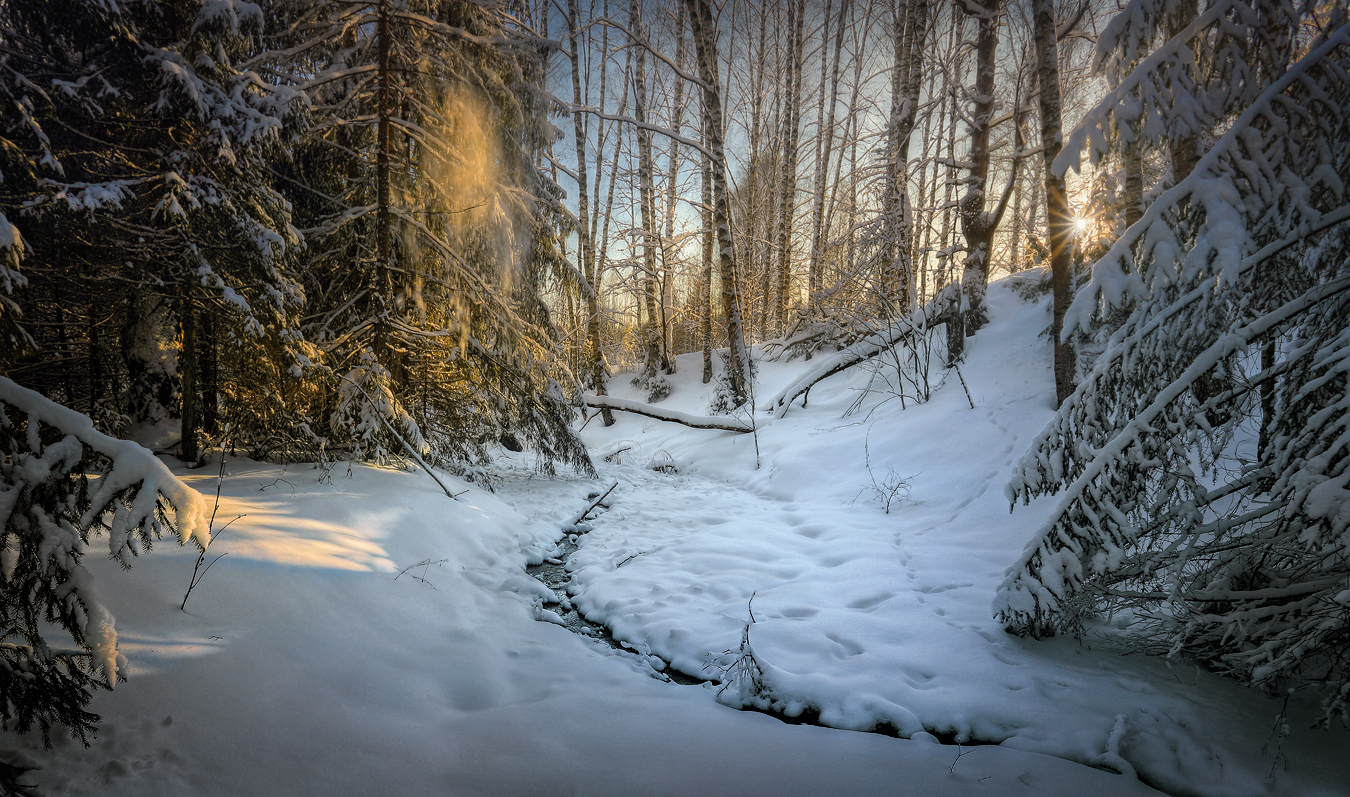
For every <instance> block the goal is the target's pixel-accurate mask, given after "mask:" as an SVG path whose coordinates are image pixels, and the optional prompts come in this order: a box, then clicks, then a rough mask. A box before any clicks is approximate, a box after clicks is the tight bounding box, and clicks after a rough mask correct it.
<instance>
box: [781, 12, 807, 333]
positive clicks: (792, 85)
mask: <svg viewBox="0 0 1350 797" xmlns="http://www.w3.org/2000/svg"><path fill="white" fill-rule="evenodd" d="M805 6H806V0H788V23H789V24H788V29H789V30H791V31H792V41H791V45H790V49H789V51H788V73H787V76H786V78H785V80H786V86H785V93H786V95H787V96H786V98H785V100H784V107H783V119H782V122H783V130H782V133H781V135H780V145H781V147H782V151H781V156H780V157H781V160H780V161H779V166H780V168H781V171H780V173H779V188H778V190H779V208H778V234H777V235H776V236H775V238H776V245H777V248H778V284H777V286H776V288H777V290H776V291H775V297H774V318H775V320H776V321H777V331H778V333H779V334H782V333H784V332H786V331H787V328H788V307H789V305H790V304H791V303H792V241H791V236H792V215H793V211H794V209H795V207H796V202H797V148H798V146H799V145H800V135H801V130H800V128H801V115H802V102H801V94H802V60H803V52H802V50H803V41H802V26H803V18H804V17H805V16H806V7H805Z"/></svg>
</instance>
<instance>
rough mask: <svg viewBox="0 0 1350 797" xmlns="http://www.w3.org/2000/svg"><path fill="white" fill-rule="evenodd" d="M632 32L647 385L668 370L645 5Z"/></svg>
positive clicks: (635, 4) (631, 17) (636, 10)
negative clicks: (660, 302) (661, 325)
mask: <svg viewBox="0 0 1350 797" xmlns="http://www.w3.org/2000/svg"><path fill="white" fill-rule="evenodd" d="M628 29H629V32H630V33H631V34H632V39H631V40H630V42H629V43H630V46H631V48H632V53H633V118H634V119H636V120H637V123H638V124H637V125H636V128H637V129H636V131H635V133H636V135H637V156H638V216H639V219H640V224H641V226H642V268H643V277H642V294H643V301H644V302H645V304H646V309H647V321H646V324H645V325H644V326H643V330H642V337H643V346H644V349H645V352H646V353H645V361H644V363H643V366H642V372H641V374H640V378H641V379H642V381H643V382H647V381H649V380H652V379H655V378H656V376H657V373H658V372H659V371H661V370H669V368H667V367H665V365H664V363H665V359H666V357H665V352H664V351H663V349H664V348H665V347H664V346H663V345H662V341H661V333H660V331H659V330H658V329H657V319H658V318H659V317H660V316H659V315H658V313H657V307H656V304H657V278H656V230H655V224H656V220H655V218H653V215H654V211H655V198H654V196H653V195H654V194H655V188H654V185H653V179H652V133H651V130H649V129H647V128H646V127H645V126H644V125H646V124H647V51H646V50H645V49H643V47H642V45H641V44H640V43H639V42H638V40H639V39H641V38H642V3H641V0H632V2H631V3H630V4H629V6H628Z"/></svg>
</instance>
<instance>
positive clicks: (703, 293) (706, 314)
mask: <svg viewBox="0 0 1350 797" xmlns="http://www.w3.org/2000/svg"><path fill="white" fill-rule="evenodd" d="M705 116H706V115H705ZM707 139H708V135H707V133H706V131H705V133H704V140H705V141H706V140H707ZM701 154H702V162H701V164H700V165H701V167H702V168H701V169H700V171H701V172H702V173H703V175H702V176H703V181H702V182H703V207H702V211H701V212H702V217H703V276H702V279H700V280H699V288H700V290H699V300H700V301H699V337H700V338H701V339H702V341H703V384H705V385H706V384H708V383H709V382H711V381H712V376H713V371H712V263H713V199H712V161H711V160H710V159H709V158H708V155H707V153H701Z"/></svg>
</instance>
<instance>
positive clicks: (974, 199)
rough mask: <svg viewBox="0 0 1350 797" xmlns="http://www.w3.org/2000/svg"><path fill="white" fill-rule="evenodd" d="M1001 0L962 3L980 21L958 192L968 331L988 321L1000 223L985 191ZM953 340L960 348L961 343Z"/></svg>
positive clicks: (963, 321)
mask: <svg viewBox="0 0 1350 797" xmlns="http://www.w3.org/2000/svg"><path fill="white" fill-rule="evenodd" d="M1001 3H1002V0H985V2H984V3H983V5H979V6H976V5H975V4H974V3H968V4H967V5H966V8H967V9H968V10H967V13H969V14H970V15H971V16H973V17H974V18H975V21H976V24H977V26H978V32H977V34H976V37H975V87H974V92H973V97H972V101H971V105H972V108H971V117H970V122H969V137H970V150H969V152H968V153H967V154H966V161H967V162H968V165H969V171H970V174H969V176H967V178H966V181H965V182H966V193H965V195H964V196H963V197H961V206H960V216H961V232H962V234H963V235H964V236H965V239H966V257H965V263H964V264H963V270H962V275H961V284H962V291H963V292H964V294H965V305H966V310H965V317H964V318H963V319H961V322H962V323H958V324H957V326H962V325H964V326H965V328H966V330H967V332H968V333H974V332H975V331H976V330H978V329H980V328H981V327H983V326H984V325H985V323H987V321H988V311H987V309H986V306H985V298H984V297H985V292H986V289H987V285H988V283H989V259H990V255H991V251H990V250H991V249H992V243H993V238H994V228H995V227H996V226H998V225H997V223H996V222H995V221H994V219H992V218H991V216H990V214H989V213H988V209H987V208H986V204H987V202H986V199H985V194H986V188H987V184H988V181H989V133H990V131H991V128H992V126H991V124H990V122H991V121H992V120H993V116H994V67H995V64H994V58H995V56H996V55H997V53H998V25H999V15H1000V12H1001V10H1002V9H1001ZM972 9H978V10H972ZM958 314H959V313H958ZM957 345H958V346H959V347H961V348H964V344H961V343H958V344H957ZM949 353H950V352H949Z"/></svg>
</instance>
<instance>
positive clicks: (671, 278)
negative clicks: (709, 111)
mask: <svg viewBox="0 0 1350 797" xmlns="http://www.w3.org/2000/svg"><path fill="white" fill-rule="evenodd" d="M574 2H575V0H574ZM675 31H676V33H675V35H676V36H677V37H678V38H677V39H676V43H675V63H677V64H679V65H680V68H681V69H683V68H684V62H685V48H684V6H680V10H679V19H678V21H677V22H676V25H675ZM674 106H675V107H674V110H673V113H672V116H673V117H674V118H673V119H672V120H671V124H670V129H671V130H674V131H675V132H676V133H679V132H680V128H681V127H683V126H684V79H683V78H680V77H678V76H677V77H676V78H675V100H674ZM679 181H680V142H678V141H676V140H674V139H671V141H670V172H669V174H668V176H667V180H666V223H665V234H664V235H663V236H662V237H661V348H662V351H664V352H665V357H664V359H663V361H662V367H664V368H665V369H666V373H668V374H673V373H675V367H676V363H675V355H676V351H675V340H674V333H675V330H674V324H672V323H671V319H670V313H671V312H672V311H673V310H674V306H675V295H674V294H675V251H674V249H673V243H674V240H675V203H676V201H677V199H676V194H677V192H678V188H679Z"/></svg>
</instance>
